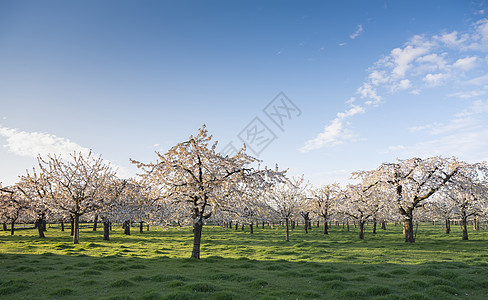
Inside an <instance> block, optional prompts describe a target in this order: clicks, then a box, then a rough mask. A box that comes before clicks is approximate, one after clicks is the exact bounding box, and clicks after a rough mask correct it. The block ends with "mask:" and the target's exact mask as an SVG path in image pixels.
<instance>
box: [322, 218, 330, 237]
mask: <svg viewBox="0 0 488 300" xmlns="http://www.w3.org/2000/svg"><path fill="white" fill-rule="evenodd" d="M323 217H324V234H329V225H328V224H327V216H323Z"/></svg>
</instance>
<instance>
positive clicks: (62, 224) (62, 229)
mask: <svg viewBox="0 0 488 300" xmlns="http://www.w3.org/2000/svg"><path fill="white" fill-rule="evenodd" d="M61 231H64V222H63V221H61Z"/></svg>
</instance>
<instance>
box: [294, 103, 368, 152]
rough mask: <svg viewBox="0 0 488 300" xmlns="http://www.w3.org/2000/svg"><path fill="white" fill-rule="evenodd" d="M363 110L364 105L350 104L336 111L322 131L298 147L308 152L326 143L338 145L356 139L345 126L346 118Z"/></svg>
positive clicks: (356, 136)
mask: <svg viewBox="0 0 488 300" xmlns="http://www.w3.org/2000/svg"><path fill="white" fill-rule="evenodd" d="M365 111H366V110H365V109H364V107H361V106H358V105H352V107H351V108H350V109H348V110H346V111H344V112H339V113H337V115H336V118H335V119H333V120H332V121H331V122H330V123H329V125H327V126H325V128H324V131H323V132H322V133H320V134H319V135H317V137H316V138H314V139H312V140H309V141H307V143H306V144H305V145H304V146H303V147H302V148H300V151H301V152H308V151H310V150H313V149H318V148H322V147H324V146H326V145H340V144H342V143H344V142H348V141H358V140H359V138H358V135H357V134H354V133H353V132H352V131H351V130H350V129H348V128H347V127H346V125H347V121H346V119H347V118H350V117H352V116H355V115H357V114H362V113H364V112H365Z"/></svg>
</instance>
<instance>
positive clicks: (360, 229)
mask: <svg viewBox="0 0 488 300" xmlns="http://www.w3.org/2000/svg"><path fill="white" fill-rule="evenodd" d="M359 239H360V240H364V221H363V220H360V221H359Z"/></svg>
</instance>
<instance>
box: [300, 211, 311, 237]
mask: <svg viewBox="0 0 488 300" xmlns="http://www.w3.org/2000/svg"><path fill="white" fill-rule="evenodd" d="M302 217H303V222H304V224H305V225H304V226H303V228H304V229H305V233H308V229H309V224H308V223H309V221H310V217H309V213H308V212H307V213H304V214H302Z"/></svg>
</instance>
